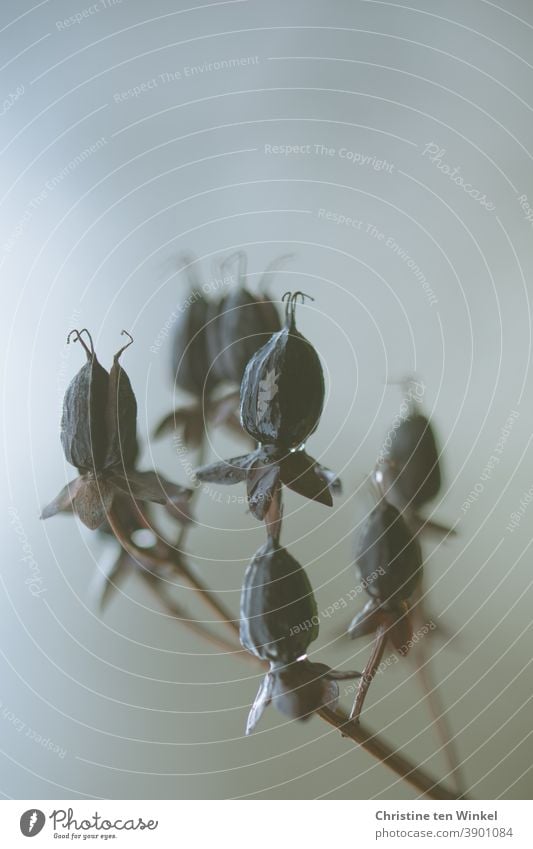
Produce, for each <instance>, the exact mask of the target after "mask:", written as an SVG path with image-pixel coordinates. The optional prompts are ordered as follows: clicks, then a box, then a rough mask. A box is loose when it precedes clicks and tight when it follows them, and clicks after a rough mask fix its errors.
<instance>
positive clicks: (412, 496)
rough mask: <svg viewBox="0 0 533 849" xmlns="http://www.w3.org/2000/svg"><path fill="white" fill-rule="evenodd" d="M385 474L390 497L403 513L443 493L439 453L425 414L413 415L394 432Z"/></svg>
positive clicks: (416, 413) (414, 413)
mask: <svg viewBox="0 0 533 849" xmlns="http://www.w3.org/2000/svg"><path fill="white" fill-rule="evenodd" d="M383 473H384V475H385V479H386V480H385V482H386V485H387V488H389V487H390V493H389V497H390V499H391V501H392V502H393V503H394V504H396V506H398V507H399V508H400V509H402V508H403V507H405V506H406V505H409V507H410V508H411V509H413V510H414V509H417V508H419V507H422V506H423V505H424V504H426V503H427V502H428V501H431V499H432V498H435V496H436V495H437V493H438V492H439V489H440V486H441V474H440V465H439V451H438V448H437V443H436V439H435V435H434V432H433V429H432V427H431V424H430V422H429V420H428V419H427V418H426V417H425V416H424V415H422V413H418V412H415V411H413V412H412V413H411V415H410V416H409V417H408V418H406V419H405V420H404V421H403V422H402V423H401V424H400V426H399V427H398V428H397V430H396V431H395V432H394V436H393V437H392V444H391V447H390V449H389V452H388V454H387V458H386V464H385V467H384V469H383Z"/></svg>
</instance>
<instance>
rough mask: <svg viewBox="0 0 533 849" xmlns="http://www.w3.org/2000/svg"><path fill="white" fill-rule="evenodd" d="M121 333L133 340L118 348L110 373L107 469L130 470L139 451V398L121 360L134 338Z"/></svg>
mask: <svg viewBox="0 0 533 849" xmlns="http://www.w3.org/2000/svg"><path fill="white" fill-rule="evenodd" d="M122 334H123V335H126V336H129V337H130V341H129V342H128V343H127V345H124V347H122V348H121V349H120V350H119V351H117V353H116V354H115V356H114V358H113V365H112V367H111V371H110V372H109V388H108V398H107V409H106V428H107V446H106V456H105V466H106V468H111V467H113V466H122V467H123V468H126V469H128V468H130V467H132V466H134V465H135V459H136V457H137V451H138V446H137V401H136V400H135V395H134V392H133V389H132V388H131V383H130V379H129V377H128V375H127V374H126V372H125V371H124V369H123V368H122V366H121V365H120V362H119V360H120V356H121V354H122V353H123V352H124V351H125V350H126V348H129V346H130V345H131V343H132V342H133V338H132V337H131V336H130V334H129V333H128V332H127V331H126V330H123V331H122Z"/></svg>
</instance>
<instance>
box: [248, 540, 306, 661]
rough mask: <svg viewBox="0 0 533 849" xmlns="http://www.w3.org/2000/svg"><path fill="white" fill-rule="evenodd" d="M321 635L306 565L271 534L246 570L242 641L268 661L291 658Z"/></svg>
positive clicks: (294, 658)
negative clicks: (303, 565) (300, 562)
mask: <svg viewBox="0 0 533 849" xmlns="http://www.w3.org/2000/svg"><path fill="white" fill-rule="evenodd" d="M317 636H318V617H317V606H316V601H315V597H314V593H313V588H312V586H311V584H310V582H309V578H308V577H307V574H306V573H305V571H304V569H302V567H301V566H300V565H299V563H297V561H296V560H295V559H294V557H292V556H291V555H290V554H289V552H288V551H287V550H286V549H285V548H282V547H281V546H279V545H278V543H276V542H275V541H274V540H273V539H271V538H269V539H268V541H267V542H266V543H265V545H264V546H262V548H260V549H259V551H258V552H257V553H256V555H255V557H254V558H253V560H252V562H251V563H250V565H249V566H248V568H247V570H246V574H245V576H244V583H243V588H242V594H241V642H242V644H243V646H244V647H245V648H246V649H247V650H248V651H249V652H251V653H252V654H255V655H256V656H257V657H260V658H261V659H262V660H270V661H274V662H281V663H290V662H291V661H293V660H296V659H297V658H298V657H300V656H301V655H303V654H305V652H306V650H307V648H308V646H309V644H310V643H312V642H313V640H316V638H317Z"/></svg>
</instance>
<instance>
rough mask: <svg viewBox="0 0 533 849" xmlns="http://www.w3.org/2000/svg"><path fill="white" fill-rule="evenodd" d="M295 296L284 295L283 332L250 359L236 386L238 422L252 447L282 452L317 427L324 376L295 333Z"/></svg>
mask: <svg viewBox="0 0 533 849" xmlns="http://www.w3.org/2000/svg"><path fill="white" fill-rule="evenodd" d="M298 297H301V298H302V299H303V298H304V297H305V296H304V295H303V294H302V293H301V292H295V293H294V294H292V295H291V294H290V293H287V294H286V295H285V296H284V299H287V309H286V320H285V327H284V328H283V330H280V331H279V332H278V333H275V334H274V335H273V336H272V337H271V339H270V340H269V341H268V342H267V343H266V345H263V347H262V348H260V349H259V351H257V353H256V354H255V355H254V356H253V357H252V359H251V360H250V362H249V363H248V365H247V366H246V370H245V372H244V377H243V379H242V384H241V422H242V426H243V427H244V429H245V430H246V431H247V432H248V433H249V434H250V436H251V437H252V438H253V439H255V440H256V441H257V442H261V443H266V444H275V445H279V446H283V447H285V448H287V449H290V448H297V447H298V446H300V445H302V444H303V443H304V442H305V440H306V439H307V437H308V436H309V435H310V434H311V433H313V431H314V430H315V429H316V427H317V426H318V422H319V419H320V415H321V413H322V407H323V405H324V375H323V373H322V366H321V364H320V359H319V357H318V354H317V352H316V351H315V349H314V348H313V346H312V345H311V343H310V342H309V341H308V340H307V339H306V338H305V337H304V336H302V334H301V333H299V331H298V330H297V329H296V324H295V315H294V314H295V306H296V301H297V299H298Z"/></svg>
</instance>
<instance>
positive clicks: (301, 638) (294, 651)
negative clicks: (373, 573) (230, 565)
mask: <svg viewBox="0 0 533 849" xmlns="http://www.w3.org/2000/svg"><path fill="white" fill-rule="evenodd" d="M318 631H319V625H318V615H317V605H316V600H315V596H314V593H313V588H312V586H311V583H310V581H309V579H308V577H307V574H306V572H305V570H304V569H302V567H301V566H300V564H299V563H298V562H297V561H296V560H295V559H294V557H292V556H291V555H290V554H289V552H288V551H287V550H286V549H285V548H283V547H282V546H280V544H279V542H278V540H277V538H275V537H271V536H269V538H268V540H267V542H266V543H265V545H264V546H262V547H261V548H260V549H259V551H258V552H257V553H256V555H255V556H254V558H253V560H252V562H251V563H250V565H249V566H248V568H247V570H246V574H245V576H244V582H243V587H242V593H241V643H242V645H243V646H244V648H245V649H247V650H248V651H249V652H250V653H251V654H254V655H256V656H257V657H259V658H261V659H262V660H267V661H269V662H270V671H269V672H268V673H267V675H266V677H265V679H264V681H263V683H262V685H261V688H260V690H259V693H258V695H257V697H256V700H255V702H254V705H253V707H252V710H251V711H250V716H249V718H248V724H247V728H246V733H247V734H249V733H250V732H251V731H253V729H254V728H255V725H256V724H257V722H258V720H259V718H260V716H261V714H262V713H263V711H264V709H265V707H267V705H268V704H269V703H270V702H271V701H272V702H273V703H274V705H275V706H276V707H277V708H278V709H279V710H280V711H281V712H282V713H285V714H287V715H288V716H290V717H292V718H293V719H305V718H307V717H308V716H310V715H311V714H312V713H313V712H314V711H317V710H319V709H320V708H321V707H325V706H329V707H335V705H336V703H337V700H338V697H339V690H338V685H337V684H336V682H335V679H339V678H355V677H357V676H358V675H359V673H358V672H336V671H334V670H332V669H330V668H329V667H328V666H326V665H325V664H319V663H311V662H310V661H309V660H308V659H307V657H306V652H307V649H308V647H309V645H310V644H311V643H312V642H313V641H314V640H316V638H317V637H318Z"/></svg>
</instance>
